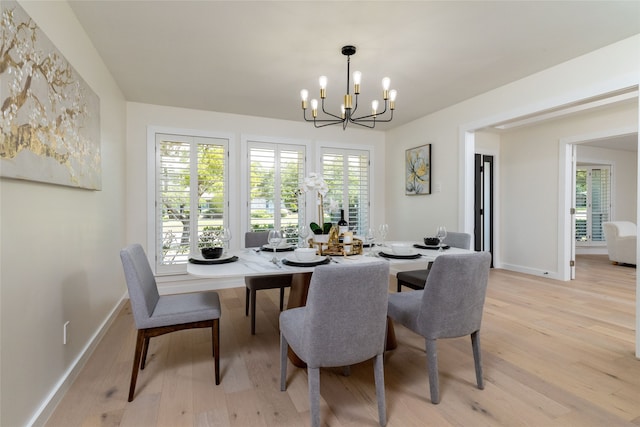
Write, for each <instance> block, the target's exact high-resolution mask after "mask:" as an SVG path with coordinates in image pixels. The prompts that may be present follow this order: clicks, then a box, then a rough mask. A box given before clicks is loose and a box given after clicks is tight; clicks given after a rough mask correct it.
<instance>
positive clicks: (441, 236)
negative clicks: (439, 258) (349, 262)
mask: <svg viewBox="0 0 640 427" xmlns="http://www.w3.org/2000/svg"><path fill="white" fill-rule="evenodd" d="M436 237H437V238H438V240H439V241H440V244H439V245H438V252H442V251H443V250H444V249H442V241H443V240H444V239H445V238H446V237H447V229H446V228H445V226H444V225H441V226H440V227H438V231H437V232H436Z"/></svg>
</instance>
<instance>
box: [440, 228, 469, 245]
mask: <svg viewBox="0 0 640 427" xmlns="http://www.w3.org/2000/svg"><path fill="white" fill-rule="evenodd" d="M442 243H444V244H445V245H449V246H451V247H454V248H460V249H471V234H469V233H459V232H457V231H449V232H447V237H445V238H444V240H443V241H442Z"/></svg>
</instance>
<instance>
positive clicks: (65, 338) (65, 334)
mask: <svg viewBox="0 0 640 427" xmlns="http://www.w3.org/2000/svg"><path fill="white" fill-rule="evenodd" d="M67 326H69V321H68V320H67V321H66V322H64V325H62V344H65V345H66V344H67Z"/></svg>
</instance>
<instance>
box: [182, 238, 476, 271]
mask: <svg viewBox="0 0 640 427" xmlns="http://www.w3.org/2000/svg"><path fill="white" fill-rule="evenodd" d="M391 243H394V242H387V245H389V244H391ZM403 243H410V244H413V243H418V242H403ZM380 250H383V251H384V252H386V253H392V252H391V248H389V247H380V246H376V247H375V248H374V249H373V253H374V254H377V253H378V252H379V251H380ZM414 250H415V251H416V252H418V253H420V254H421V255H422V256H421V257H420V258H417V259H391V258H384V257H380V256H366V255H367V254H368V253H369V248H365V249H364V254H363V255H351V256H332V257H331V259H332V262H335V263H337V264H345V265H346V264H351V263H358V264H361V263H369V262H378V261H381V260H382V261H386V262H389V267H390V272H391V273H392V274H395V273H397V272H399V271H404V270H416V269H420V268H426V267H427V264H428V262H429V261H433V260H434V259H436V257H438V256H439V255H441V254H461V253H469V252H470V251H468V250H466V249H459V248H449V249H447V250H444V251H443V252H438V251H437V250H434V249H417V248H415V249H414ZM229 253H230V254H232V255H235V256H237V257H238V260H237V261H235V262H229V263H224V264H193V263H188V265H187V272H188V273H189V274H191V275H192V276H196V277H207V278H231V277H244V276H264V275H273V274H283V273H286V274H290V273H306V272H312V271H313V269H314V268H315V267H296V266H289V265H285V264H283V263H282V262H281V260H282V259H283V258H291V259H294V260H295V258H293V257H294V256H295V255H294V254H293V251H287V252H277V253H276V257H277V258H278V260H280V262H278V264H277V265H276V264H274V263H272V262H271V259H272V258H273V252H267V251H259V250H256V249H255V248H247V249H239V250H235V251H230V252H229Z"/></svg>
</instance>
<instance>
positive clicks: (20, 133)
mask: <svg viewBox="0 0 640 427" xmlns="http://www.w3.org/2000/svg"><path fill="white" fill-rule="evenodd" d="M0 4H1V5H2V6H1V11H2V21H1V22H0V24H1V30H2V33H1V39H0V129H1V132H2V133H1V134H0V176H2V177H9V178H16V179H26V180H31V181H40V182H47V183H51V184H59V185H66V186H72V187H81V188H87V189H92V190H99V189H101V187H102V179H101V176H102V168H101V157H100V99H99V98H98V96H97V95H96V94H95V93H94V92H93V91H92V90H91V88H90V87H89V86H88V85H87V83H86V82H85V81H84V80H83V79H82V78H81V77H80V76H79V75H78V73H77V72H76V71H75V70H74V69H73V67H72V66H71V65H70V64H69V63H68V62H67V60H66V59H65V58H64V57H63V56H62V54H61V53H60V52H59V51H58V49H56V47H55V46H54V45H53V43H52V42H51V41H50V40H49V39H48V38H47V37H46V35H45V34H44V33H43V32H42V30H41V29H40V28H39V27H38V26H37V25H36V24H35V22H34V21H33V19H31V17H29V16H28V15H27V13H26V12H25V11H24V9H22V8H21V7H20V5H18V4H17V3H16V2H14V1H4V0H3V1H2V2H0Z"/></svg>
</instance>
